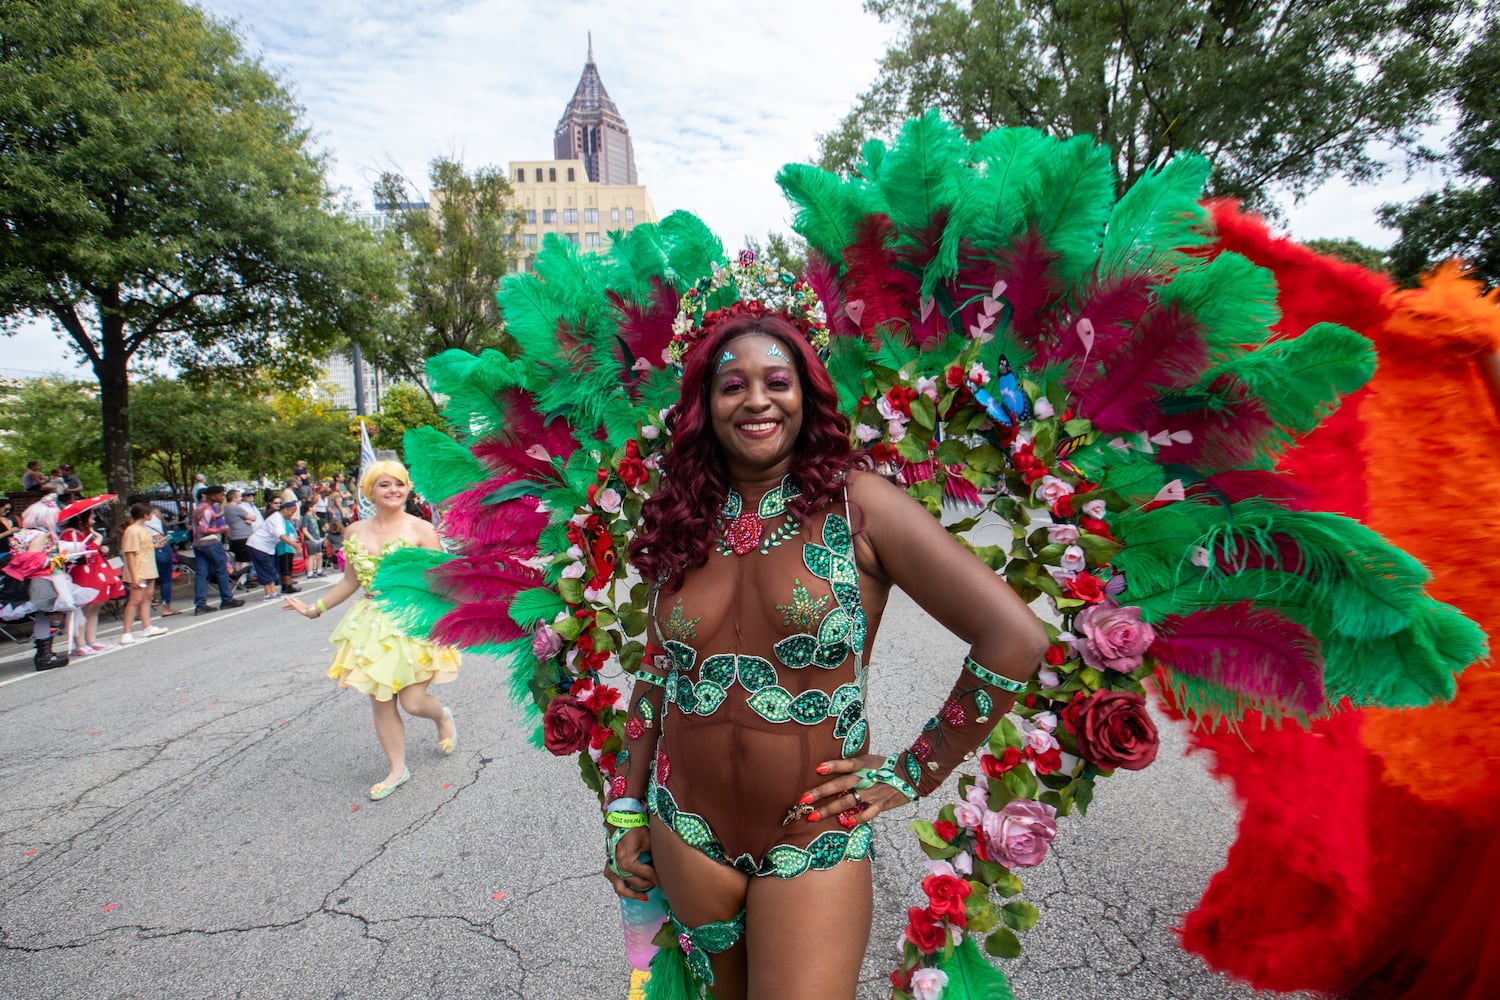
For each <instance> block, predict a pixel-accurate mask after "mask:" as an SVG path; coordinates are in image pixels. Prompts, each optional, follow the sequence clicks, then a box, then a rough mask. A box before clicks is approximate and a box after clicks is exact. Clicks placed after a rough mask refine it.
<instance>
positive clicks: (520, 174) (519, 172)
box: [516, 167, 526, 184]
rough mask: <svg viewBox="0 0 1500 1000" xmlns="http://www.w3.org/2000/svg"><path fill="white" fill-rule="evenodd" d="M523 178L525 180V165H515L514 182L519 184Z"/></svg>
mask: <svg viewBox="0 0 1500 1000" xmlns="http://www.w3.org/2000/svg"><path fill="white" fill-rule="evenodd" d="M524 180H526V168H525V167H517V168H516V183H517V184H520V183H521V182H523V181H524Z"/></svg>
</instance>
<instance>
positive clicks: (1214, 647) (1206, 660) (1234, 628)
mask: <svg viewBox="0 0 1500 1000" xmlns="http://www.w3.org/2000/svg"><path fill="white" fill-rule="evenodd" d="M1151 655H1152V656H1153V657H1155V658H1156V659H1157V660H1158V661H1159V662H1160V663H1161V664H1162V665H1163V666H1165V667H1166V668H1167V669H1169V670H1171V671H1172V672H1174V673H1176V674H1180V675H1181V676H1183V677H1191V678H1194V679H1196V680H1198V681H1201V682H1206V683H1209V684H1212V685H1215V686H1216V687H1219V688H1223V689H1225V690H1227V691H1233V692H1236V693H1238V694H1240V695H1243V696H1245V697H1247V698H1250V699H1253V700H1254V701H1256V702H1257V703H1259V704H1263V705H1264V704H1269V705H1279V706H1283V707H1286V708H1290V709H1293V710H1295V711H1297V712H1301V713H1303V714H1307V715H1310V714H1312V713H1314V712H1316V711H1317V710H1318V709H1319V708H1321V707H1322V705H1323V670H1322V654H1321V651H1320V649H1319V646H1318V640H1317V639H1316V638H1314V637H1313V635H1312V634H1311V633H1310V632H1308V631H1307V629H1305V628H1303V627H1302V626H1301V625H1299V624H1297V623H1296V622H1294V621H1291V620H1289V619H1287V618H1283V617H1282V616H1281V615H1279V614H1277V613H1276V612H1274V611H1270V610H1267V609H1264V608H1259V609H1258V608H1256V607H1255V606H1254V605H1252V604H1251V603H1250V602H1248V601H1241V602H1238V603H1235V604H1230V605H1226V606H1224V607H1220V608H1209V609H1206V610H1203V611H1197V612H1194V613H1193V614H1191V615H1186V616H1178V615H1171V616H1169V617H1167V618H1166V619H1164V620H1163V621H1162V622H1161V623H1160V624H1158V625H1157V626H1156V641H1155V642H1154V643H1152V644H1151Z"/></svg>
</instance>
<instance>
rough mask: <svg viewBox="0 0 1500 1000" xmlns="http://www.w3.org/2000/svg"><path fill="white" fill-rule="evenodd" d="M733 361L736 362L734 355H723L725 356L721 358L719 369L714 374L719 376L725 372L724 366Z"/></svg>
mask: <svg viewBox="0 0 1500 1000" xmlns="http://www.w3.org/2000/svg"><path fill="white" fill-rule="evenodd" d="M733 360H734V355H733V354H730V353H729V352H728V351H725V352H724V354H723V356H722V357H720V358H719V367H717V368H715V369H714V373H715V374H718V373H719V372H721V371H723V370H724V366H725V365H727V364H729V362H731V361H733Z"/></svg>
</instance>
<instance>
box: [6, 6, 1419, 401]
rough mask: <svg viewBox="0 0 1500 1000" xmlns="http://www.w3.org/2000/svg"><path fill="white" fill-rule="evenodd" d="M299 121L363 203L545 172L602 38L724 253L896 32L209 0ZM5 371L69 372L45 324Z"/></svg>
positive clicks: (671, 193) (1364, 203) (567, 12)
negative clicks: (436, 161)
mask: <svg viewBox="0 0 1500 1000" xmlns="http://www.w3.org/2000/svg"><path fill="white" fill-rule="evenodd" d="M199 6H201V7H203V8H204V9H205V10H207V11H208V12H209V13H211V14H212V15H214V16H215V17H217V18H219V19H221V20H226V21H233V22H235V23H236V24H237V25H238V27H239V30H240V32H241V34H242V36H243V37H244V39H245V42H246V47H247V49H248V50H249V51H250V52H251V53H253V54H257V55H259V56H260V57H261V58H262V59H263V60H264V62H265V64H266V65H267V66H268V67H269V68H271V69H272V70H273V71H274V72H276V73H277V74H278V75H279V76H280V77H281V79H282V80H283V81H284V83H285V84H286V85H287V86H288V87H289V88H290V90H291V92H292V93H293V94H294V95H295V97H296V99H297V100H298V101H299V102H300V103H301V104H302V105H303V107H304V108H305V111H306V114H305V118H306V121H307V123H308V124H309V126H310V127H311V128H312V129H313V134H314V138H315V143H316V145H317V146H318V147H319V148H321V149H323V150H325V151H326V152H327V154H328V157H329V160H330V178H331V180H332V182H333V183H334V184H335V185H336V186H338V187H340V188H343V189H345V190H346V191H347V193H348V195H349V196H350V197H351V198H353V199H354V200H355V201H356V202H358V203H360V204H361V205H368V204H369V202H370V188H371V185H372V183H373V182H374V181H375V179H376V178H377V177H378V175H379V174H380V173H381V172H382V171H385V170H395V171H399V172H401V173H402V174H404V175H405V176H407V177H409V178H412V179H414V180H416V181H419V182H420V181H422V180H423V179H425V176H426V169H427V164H428V162H429V161H430V160H431V159H432V158H433V157H435V156H440V155H441V156H450V157H456V158H459V159H461V160H462V161H463V163H464V164H465V165H466V166H468V167H470V168H474V167H479V166H484V165H494V166H500V167H505V166H507V165H508V163H509V162H510V161H511V160H534V159H550V158H551V157H552V130H553V127H554V126H555V125H556V124H557V121H558V119H559V118H560V117H561V115H562V112H563V109H564V107H565V106H566V104H567V102H568V100H569V98H571V97H572V94H573V90H574V88H575V87H576V86H577V83H578V78H579V75H580V73H581V72H582V70H583V66H584V62H585V59H586V56H587V53H588V44H589V43H588V39H589V34H590V32H592V36H593V49H594V60H595V62H596V64H597V66H598V68H599V74H600V77H601V79H602V80H603V82H604V86H605V89H606V90H608V92H609V95H610V97H611V98H612V99H613V100H614V102H615V105H616V107H618V108H619V111H620V113H621V115H623V116H624V118H625V121H626V123H627V124H628V125H629V126H630V132H631V137H632V139H633V140H634V144H635V156H636V169H637V173H638V175H639V178H640V181H641V183H642V184H644V185H646V187H647V189H648V190H649V192H650V194H651V198H652V202H653V203H654V205H655V206H656V209H657V212H658V213H659V214H661V215H665V214H667V213H668V212H670V211H672V210H675V209H679V208H683V209H688V210H690V211H693V212H695V213H697V214H698V215H699V216H701V217H702V218H703V219H704V220H705V221H706V222H707V223H708V224H709V225H710V226H711V227H712V228H713V229H714V231H715V232H717V233H718V234H719V235H720V237H721V238H723V240H724V242H725V244H726V245H729V246H733V245H736V244H738V243H739V242H741V241H742V239H743V238H744V237H745V236H747V235H748V236H764V235H765V234H766V233H767V232H769V231H772V230H787V229H788V228H789V226H788V223H789V214H790V213H789V211H788V209H787V205H786V202H785V200H784V199H783V198H782V197H781V194H780V191H779V190H778V189H777V187H776V185H775V182H774V178H775V175H776V171H777V169H778V168H779V167H780V166H781V165H782V164H784V163H786V162H788V161H791V160H806V159H810V158H812V157H813V156H814V155H815V154H816V151H817V137H818V135H819V134H820V133H822V132H827V131H829V130H831V129H833V128H834V127H835V126H836V125H837V124H838V122H839V120H840V119H841V118H842V117H843V115H844V114H845V113H847V112H848V110H849V109H850V107H851V106H852V105H853V103H854V101H855V99H856V97H857V96H858V94H859V93H860V92H861V91H862V90H863V89H865V88H866V87H868V86H869V84H870V83H871V81H873V79H874V77H875V73H876V69H877V65H878V63H879V60H880V57H881V55H882V54H883V53H884V52H885V50H886V48H887V47H888V46H889V45H890V44H891V43H892V41H893V40H894V32H893V29H892V28H891V27H890V26H888V25H884V24H881V23H880V22H879V21H878V20H877V19H876V18H875V17H874V16H873V15H871V14H868V13H866V12H865V11H864V9H863V7H862V4H861V3H860V0H748V2H723V0H699V2H696V3H687V2H684V0H632V2H630V3H623V2H619V0H616V2H612V3H611V2H604V0H525V2H523V0H402V2H400V3H396V2H390V0H312V2H308V3H303V4H295V5H293V4H288V3H286V2H285V0H199ZM1433 185H1434V181H1433V180H1432V178H1431V177H1428V176H1425V175H1418V176H1417V177H1415V178H1412V179H1410V180H1406V179H1405V178H1404V177H1403V176H1402V175H1401V173H1400V172H1399V171H1396V172H1394V173H1393V175H1392V176H1391V177H1390V178H1389V179H1387V180H1386V181H1385V182H1383V183H1381V184H1379V185H1373V186H1366V187H1361V188H1350V187H1349V186H1347V185H1344V184H1341V183H1332V184H1329V185H1326V186H1325V187H1324V188H1323V189H1321V190H1319V191H1317V192H1315V193H1314V194H1313V195H1312V196H1311V197H1310V198H1308V199H1307V200H1306V201H1305V202H1304V203H1302V204H1301V205H1297V206H1293V205H1290V204H1288V205H1287V206H1286V209H1287V225H1286V228H1287V230H1288V231H1289V232H1290V233H1291V234H1292V235H1294V236H1296V237H1298V238H1301V239H1311V238H1315V237H1324V236H1330V237H1345V236H1348V237H1353V238H1355V239H1358V240H1361V241H1363V242H1366V243H1370V244H1373V245H1377V246H1386V245H1388V244H1389V243H1390V241H1391V239H1392V234H1391V233H1390V232H1389V231H1387V230H1383V229H1380V228H1379V227H1377V226H1376V225H1375V222H1374V211H1375V209H1376V208H1377V207H1378V206H1379V205H1381V204H1382V203H1384V202H1387V201H1392V200H1400V199H1403V198H1406V197H1410V196H1411V195H1412V194H1414V193H1416V192H1417V191H1420V190H1425V189H1427V188H1429V187H1431V186H1433ZM0 351H3V360H0V372H4V373H6V374H24V373H27V372H40V371H54V370H71V369H72V368H73V360H72V359H71V358H70V357H69V356H68V353H67V349H66V348H64V347H63V346H62V345H61V343H60V341H59V338H58V337H57V335H56V334H54V333H52V332H51V331H50V329H48V328H47V327H45V326H43V325H41V324H38V325H36V326H33V327H31V328H29V329H27V330H24V331H22V332H21V333H20V334H18V335H17V336H16V337H14V338H13V339H12V340H10V341H9V342H8V343H5V344H4V345H3V347H0Z"/></svg>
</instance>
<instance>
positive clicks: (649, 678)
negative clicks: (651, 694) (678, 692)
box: [634, 670, 667, 688]
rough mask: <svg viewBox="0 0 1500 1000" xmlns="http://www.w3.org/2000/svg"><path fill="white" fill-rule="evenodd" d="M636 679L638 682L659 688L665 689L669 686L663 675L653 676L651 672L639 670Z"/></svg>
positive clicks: (635, 675)
mask: <svg viewBox="0 0 1500 1000" xmlns="http://www.w3.org/2000/svg"><path fill="white" fill-rule="evenodd" d="M634 677H635V679H636V680H638V681H645V682H646V683H647V684H654V685H655V686H656V687H659V688H665V687H666V686H667V679H666V678H665V677H663V676H662V675H661V674H653V673H652V672H650V671H649V670H637V671H636V672H635V674H634Z"/></svg>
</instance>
